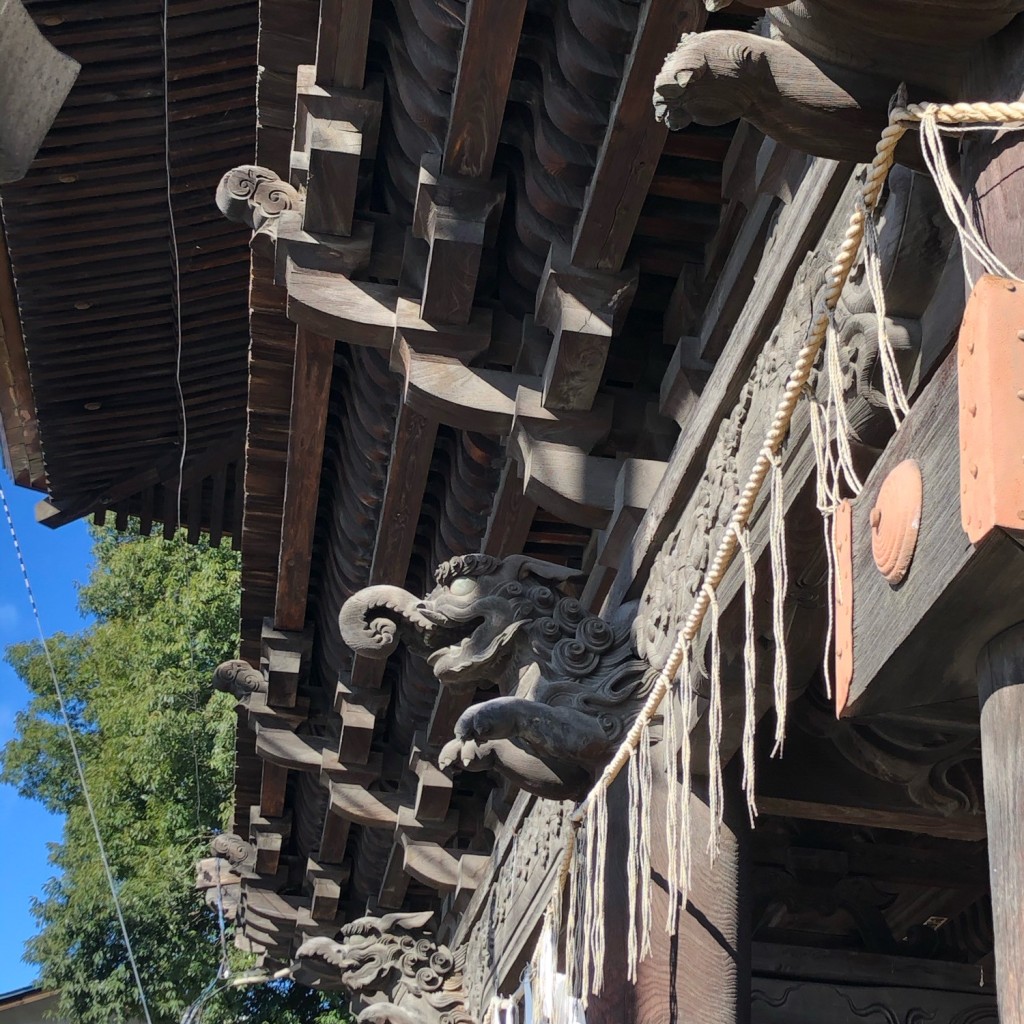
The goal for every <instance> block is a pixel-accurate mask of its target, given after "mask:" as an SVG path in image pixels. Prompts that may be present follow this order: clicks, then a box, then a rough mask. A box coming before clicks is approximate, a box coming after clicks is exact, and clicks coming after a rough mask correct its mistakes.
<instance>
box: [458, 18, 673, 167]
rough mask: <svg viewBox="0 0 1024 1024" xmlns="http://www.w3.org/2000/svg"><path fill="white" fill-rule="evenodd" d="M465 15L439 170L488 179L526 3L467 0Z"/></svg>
mask: <svg viewBox="0 0 1024 1024" xmlns="http://www.w3.org/2000/svg"><path fill="white" fill-rule="evenodd" d="M465 10H466V14H465V18H466V27H465V29H464V31H463V34H462V49H461V51H460V53H459V70H458V74H457V75H456V79H455V90H454V92H453V93H452V107H451V116H450V117H449V120H448V135H447V137H446V139H445V145H444V160H443V170H444V173H445V174H452V175H458V176H460V177H465V178H489V177H490V175H491V167H492V166H493V164H494V151H495V148H496V147H497V145H498V136H499V134H500V132H501V122H502V119H503V118H504V115H505V101H506V100H507V98H508V89H509V84H510V82H511V81H512V67H513V65H514V64H515V59H516V51H517V50H518V48H519V37H520V35H521V34H522V30H523V15H524V13H525V12H526V0H469V3H467V4H466V8H465ZM652 81H653V73H652ZM648 92H650V88H648Z"/></svg>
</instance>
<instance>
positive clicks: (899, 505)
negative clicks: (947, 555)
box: [871, 459, 924, 586]
mask: <svg viewBox="0 0 1024 1024" xmlns="http://www.w3.org/2000/svg"><path fill="white" fill-rule="evenodd" d="M923 493H924V487H923V484H922V482H921V467H920V466H918V464H917V463H916V462H915V461H914V460H913V459H904V460H903V462H901V463H900V464H899V465H898V466H896V467H895V468H894V469H893V470H892V472H890V473H889V475H888V476H887V477H886V478H885V480H884V481H883V482H882V486H881V487H880V488H879V489H878V498H877V499H876V500H875V506H874V508H872V509H871V554H872V555H873V556H874V559H875V565H876V566H877V567H878V571H879V572H880V573H881V574H882V576H883V577H884V578H885V580H886V581H887V582H888V583H891V584H892V585H893V586H896V584H897V583H900V582H902V581H903V578H904V576H906V575H907V570H908V569H909V568H910V561H911V559H912V558H913V557H914V548H916V547H917V532H918V530H919V529H920V526H921V500H922V497H923Z"/></svg>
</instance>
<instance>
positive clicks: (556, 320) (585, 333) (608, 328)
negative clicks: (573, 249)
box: [535, 245, 639, 410]
mask: <svg viewBox="0 0 1024 1024" xmlns="http://www.w3.org/2000/svg"><path fill="white" fill-rule="evenodd" d="M638 280H639V272H638V271H637V269H636V268H635V267H633V268H631V269H628V270H624V271H623V270H618V271H616V272H614V273H612V272H605V271H589V270H580V269H578V268H576V267H574V266H572V265H571V264H570V263H569V262H568V261H567V260H566V258H565V254H564V253H562V252H560V250H559V247H558V246H557V245H553V246H552V247H551V249H550V250H549V252H548V259H547V263H546V264H545V266H544V272H543V274H542V275H541V281H540V285H539V286H538V288H537V303H536V310H535V316H536V320H537V323H538V324H540V325H542V326H543V327H547V328H548V330H550V331H551V334H552V342H551V348H550V351H549V353H548V359H547V364H546V365H545V367H544V388H543V391H544V405H545V407H546V408H548V409H566V410H581V409H589V408H590V406H591V405H592V404H593V401H594V398H595V396H596V395H597V389H598V387H599V386H600V383H601V379H602V377H603V376H604V364H605V360H606V359H607V356H608V347H609V345H610V344H611V339H612V336H613V335H614V334H616V333H618V331H619V330H621V329H622V325H623V323H624V322H625V318H626V314H627V313H628V311H629V306H630V303H631V302H632V301H633V296H634V295H635V294H636V288H637V283H638Z"/></svg>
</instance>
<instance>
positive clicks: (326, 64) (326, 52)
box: [316, 0, 373, 89]
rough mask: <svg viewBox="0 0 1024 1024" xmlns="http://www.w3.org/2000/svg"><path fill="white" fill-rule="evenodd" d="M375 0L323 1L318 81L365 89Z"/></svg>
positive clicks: (318, 38)
mask: <svg viewBox="0 0 1024 1024" xmlns="http://www.w3.org/2000/svg"><path fill="white" fill-rule="evenodd" d="M372 15H373V0H320V33H319V35H318V36H317V41H316V83H317V85H320V86H322V87H323V88H325V89H329V88H331V87H332V86H342V87H344V88H348V89H361V88H362V87H363V78H364V76H365V74H366V47H367V43H368V41H369V37H370V18H371V16H372Z"/></svg>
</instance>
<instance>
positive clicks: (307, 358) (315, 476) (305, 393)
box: [274, 327, 335, 630]
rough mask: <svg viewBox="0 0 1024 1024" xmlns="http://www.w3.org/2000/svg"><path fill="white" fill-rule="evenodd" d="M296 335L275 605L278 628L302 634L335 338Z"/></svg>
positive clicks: (305, 333)
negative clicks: (299, 631) (297, 631)
mask: <svg viewBox="0 0 1024 1024" xmlns="http://www.w3.org/2000/svg"><path fill="white" fill-rule="evenodd" d="M295 335H296V336H295V369H294V374H293V377H292V404H291V422H290V424H289V430H288V468H287V470H286V471H285V483H284V509H283V512H282V516H281V554H280V557H279V559H278V567H277V597H276V601H275V604H274V624H275V625H276V626H277V628H278V629H286V630H301V629H302V628H303V626H304V625H305V618H306V600H307V592H308V590H309V569H310V562H311V560H312V557H313V530H314V527H315V526H316V509H317V503H318V501H319V497H320V465H321V463H322V461H323V454H324V434H325V431H326V428H327V407H328V400H329V398H330V393H331V376H332V373H333V369H334V344H335V343H334V339H333V338H325V337H323V335H320V334H313V333H312V332H310V331H307V330H304V329H303V328H301V327H300V328H297V329H296V332H295Z"/></svg>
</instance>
